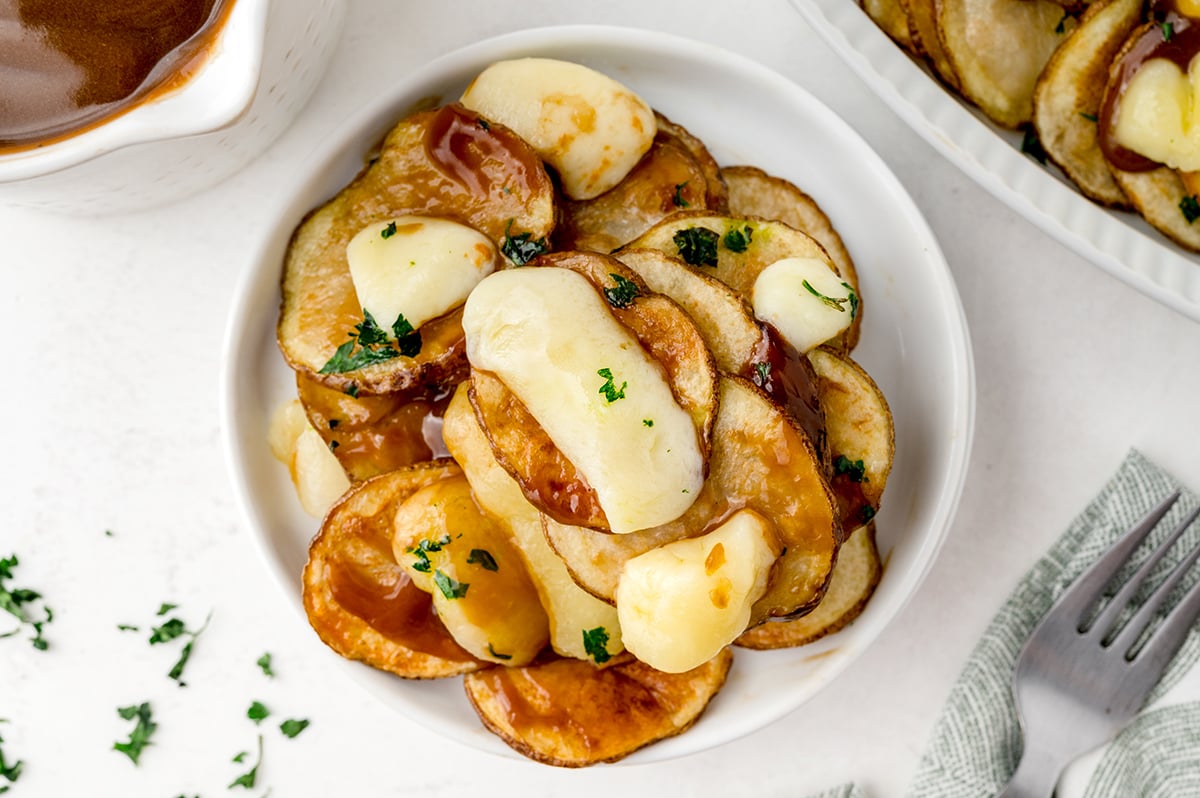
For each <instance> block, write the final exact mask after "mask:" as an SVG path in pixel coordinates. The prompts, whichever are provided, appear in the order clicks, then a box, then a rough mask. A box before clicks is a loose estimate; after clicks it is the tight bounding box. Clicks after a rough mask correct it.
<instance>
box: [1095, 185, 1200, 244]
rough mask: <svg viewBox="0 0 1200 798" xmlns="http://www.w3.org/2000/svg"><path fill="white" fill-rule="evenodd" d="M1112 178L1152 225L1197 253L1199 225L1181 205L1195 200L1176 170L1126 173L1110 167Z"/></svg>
mask: <svg viewBox="0 0 1200 798" xmlns="http://www.w3.org/2000/svg"><path fill="white" fill-rule="evenodd" d="M1113 177H1115V178H1116V180H1117V185H1119V186H1120V187H1121V190H1122V191H1124V192H1125V196H1127V197H1128V198H1129V201H1130V202H1131V203H1133V207H1134V208H1135V209H1136V210H1137V212H1138V213H1140V214H1141V215H1142V217H1143V218H1144V219H1145V220H1146V221H1147V222H1149V223H1150V225H1151V226H1152V227H1154V228H1155V229H1157V230H1158V231H1159V232H1160V233H1162V234H1163V235H1165V236H1166V237H1167V238H1170V239H1171V240H1172V241H1174V242H1175V243H1176V244H1179V246H1181V247H1184V248H1186V249H1189V250H1191V251H1193V252H1200V225H1198V224H1196V222H1195V221H1190V220H1189V219H1188V215H1187V214H1186V213H1185V212H1184V210H1183V208H1184V206H1185V205H1186V204H1187V203H1188V201H1189V199H1190V201H1191V202H1195V201H1196V195H1195V194H1193V193H1192V192H1190V191H1188V189H1187V186H1186V185H1185V184H1184V182H1183V179H1182V178H1181V177H1180V174H1179V172H1176V171H1175V170H1174V169H1168V168H1167V167H1165V166H1164V167H1161V168H1159V169H1152V170H1150V171H1149V172H1126V171H1124V170H1122V169H1118V168H1116V167H1113Z"/></svg>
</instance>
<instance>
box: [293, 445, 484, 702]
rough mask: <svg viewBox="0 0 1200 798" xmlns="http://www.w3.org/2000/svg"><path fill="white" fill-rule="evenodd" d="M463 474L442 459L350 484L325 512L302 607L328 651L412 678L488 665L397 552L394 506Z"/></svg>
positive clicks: (310, 551) (310, 559)
mask: <svg viewBox="0 0 1200 798" xmlns="http://www.w3.org/2000/svg"><path fill="white" fill-rule="evenodd" d="M460 473H461V471H460V469H459V468H458V466H456V465H455V464H454V463H453V462H452V461H450V460H439V461H433V462H430V463H423V464H420V465H415V466H412V467H410V468H407V469H404V470H401V471H393V472H391V473H388V474H383V475H380V476H378V477H375V478H373V479H369V480H367V481H366V482H361V483H359V484H358V485H356V486H354V487H352V488H351V489H350V490H349V491H347V493H346V494H345V495H344V496H343V497H342V498H341V500H340V501H339V502H338V503H337V504H335V505H334V506H333V507H332V508H331V509H330V511H329V514H328V515H326V516H325V521H324V523H322V524H321V531H320V532H319V533H318V534H317V536H316V537H315V538H314V539H313V541H312V544H311V545H310V546H309V549H308V563H307V564H306V565H305V566H304V574H303V585H304V610H305V612H306V613H307V615H308V622H309V624H311V625H312V628H313V629H314V630H315V631H316V633H317V635H318V636H319V637H320V638H321V640H322V641H324V642H325V644H326V645H328V646H329V647H330V648H332V649H333V650H334V651H336V652H337V653H338V654H340V655H342V656H343V657H346V658H347V659H353V660H361V661H362V662H365V663H366V664H368V665H370V666H372V667H375V668H379V669H380V670H384V671H389V672H391V673H394V674H396V675H397V676H402V677H404V678H406V679H436V678H441V677H446V676H457V675H459V674H462V673H467V672H469V671H473V670H476V669H478V668H480V667H482V665H483V663H481V662H480V661H479V660H477V659H475V658H474V657H472V656H471V655H470V654H468V653H467V652H466V651H465V650H463V649H462V648H461V647H460V646H459V645H458V644H457V643H456V642H454V638H452V637H451V636H450V633H449V632H447V631H446V628H445V626H443V625H442V622H441V621H440V620H438V617H437V616H436V615H435V614H434V612H433V604H432V601H431V599H430V597H429V594H428V593H426V592H424V591H423V590H421V589H419V588H418V587H417V586H416V585H414V584H413V583H412V581H411V580H410V579H409V578H408V575H407V574H406V573H405V572H404V570H403V569H402V568H401V567H400V565H399V564H398V563H397V562H396V558H395V557H394V556H393V555H392V527H393V519H394V516H395V513H396V508H397V507H398V506H399V505H400V504H401V503H402V502H403V501H404V500H405V499H407V498H409V497H410V496H412V495H413V494H414V493H416V492H417V491H419V490H421V489H422V488H424V487H426V486H427V485H431V484H433V483H435V482H437V481H439V480H441V479H444V478H445V477H447V476H449V475H455V474H460Z"/></svg>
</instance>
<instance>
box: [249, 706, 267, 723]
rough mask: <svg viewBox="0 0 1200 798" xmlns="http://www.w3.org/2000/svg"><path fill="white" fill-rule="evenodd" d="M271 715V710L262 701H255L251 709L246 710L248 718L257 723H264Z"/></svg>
mask: <svg viewBox="0 0 1200 798" xmlns="http://www.w3.org/2000/svg"><path fill="white" fill-rule="evenodd" d="M270 714H271V710H269V709H267V708H266V707H265V706H263V703H262V702H261V701H255V702H253V703H252V704H250V708H249V709H247V710H246V717H248V718H250V720H252V721H254V722H255V723H256V724H257V723H262V722H263V721H264V720H266V719H267V717H268V716H269V715H270Z"/></svg>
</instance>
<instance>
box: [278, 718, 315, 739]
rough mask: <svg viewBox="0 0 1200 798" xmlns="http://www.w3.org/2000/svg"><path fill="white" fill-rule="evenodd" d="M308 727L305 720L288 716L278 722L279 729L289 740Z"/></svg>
mask: <svg viewBox="0 0 1200 798" xmlns="http://www.w3.org/2000/svg"><path fill="white" fill-rule="evenodd" d="M307 728H308V721H307V720H297V719H296V718H290V719H288V720H285V721H284V722H283V723H281V724H279V730H280V731H281V732H283V736H284V737H287V738H288V739H289V740H294V739H296V735H298V734H299V733H300V732H302V731H304V730H305V729H307Z"/></svg>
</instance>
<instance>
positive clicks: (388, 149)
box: [278, 105, 555, 394]
mask: <svg viewBox="0 0 1200 798" xmlns="http://www.w3.org/2000/svg"><path fill="white" fill-rule="evenodd" d="M427 142H428V143H427ZM554 196H555V195H554V186H553V184H552V183H551V182H550V178H549V176H548V175H547V174H546V170H545V168H544V167H543V166H542V162H541V161H540V160H539V159H538V157H537V156H536V155H535V154H534V152H533V150H532V149H530V147H529V145H528V144H526V143H525V142H524V141H522V140H521V139H520V138H518V137H517V136H516V135H515V134H514V133H512V132H511V131H509V130H508V129H506V128H504V127H503V126H501V125H499V124H492V123H486V122H483V123H481V122H480V120H479V118H478V117H477V115H475V114H471V113H470V112H468V111H466V109H464V108H462V107H461V106H458V105H449V106H445V107H443V108H440V109H438V110H436V111H424V112H420V113H416V114H413V115H412V116H409V117H407V118H405V119H403V120H402V121H401V122H400V123H399V124H397V125H396V127H395V128H393V129H392V131H391V132H390V133H389V134H388V136H387V138H386V139H385V140H384V143H383V146H382V149H381V150H380V153H379V156H378V158H377V160H375V161H374V162H373V163H372V164H370V165H369V166H368V167H367V168H366V169H365V170H364V171H363V172H362V173H361V174H360V175H359V176H358V177H357V178H355V179H354V181H353V182H352V183H350V185H348V186H347V187H346V188H344V189H343V190H342V191H341V192H340V193H339V194H338V195H337V196H336V197H334V198H333V199H332V200H330V201H329V202H328V203H326V204H325V205H324V206H322V207H321V208H318V209H317V210H316V211H314V212H313V213H312V214H310V215H309V216H308V218H306V219H305V220H304V222H302V223H301V225H300V227H299V228H297V230H296V232H295V234H294V235H293V237H292V241H291V244H290V245H289V247H288V252H287V257H286V261H285V265H284V277H283V303H282V307H281V310H280V317H279V327H278V338H279V346H280V349H281V351H282V352H283V355H284V357H285V358H286V359H287V361H288V363H289V364H290V365H291V366H292V367H293V368H295V369H297V370H302V371H305V372H307V373H309V375H310V376H312V377H313V379H316V380H318V381H320V382H322V383H324V384H325V385H327V386H329V387H331V388H335V389H337V390H344V391H349V392H359V391H361V392H362V393H368V394H382V393H390V392H395V391H405V390H409V389H412V388H414V387H419V386H425V385H430V384H433V385H440V384H444V383H453V382H454V381H456V380H458V379H461V377H462V373H463V368H464V362H465V356H464V354H463V348H462V347H463V340H462V339H463V334H462V324H461V310H454V311H450V312H449V313H447V314H445V315H444V316H442V317H440V318H438V319H434V320H431V321H429V322H426V323H425V324H423V325H421V328H420V330H419V331H418V332H419V333H420V340H421V347H420V351H419V352H417V353H416V354H415V355H414V356H412V357H409V356H405V355H399V354H398V355H397V356H394V357H391V358H390V359H387V360H384V361H383V362H379V363H374V364H371V365H367V366H365V367H361V368H357V369H354V370H350V371H334V372H328V373H322V372H323V370H325V368H326V366H327V364H329V362H330V360H331V358H333V356H334V354H335V352H337V350H338V348H339V347H341V346H343V345H344V344H347V343H348V342H350V341H352V340H353V339H352V337H351V336H352V334H356V333H355V330H356V327H357V325H361V324H363V322H364V318H363V308H362V305H361V303H360V302H359V301H358V297H357V295H356V293H355V288H354V283H353V281H352V280H351V278H350V270H349V266H348V265H347V260H346V245H347V244H348V243H349V241H350V239H351V238H353V236H354V235H355V234H356V233H358V231H359V230H360V229H362V228H363V227H364V226H366V225H367V224H370V223H373V222H382V221H385V220H387V219H389V218H394V217H396V216H400V215H403V214H417V215H425V216H436V217H444V218H448V219H452V220H454V221H457V222H460V223H462V224H466V225H468V226H470V227H474V228H476V229H477V230H479V231H480V232H482V233H483V234H485V235H486V236H488V237H489V238H491V239H492V240H493V241H495V242H496V243H497V245H500V246H501V248H503V244H504V242H505V240H506V238H510V237H511V238H516V237H518V236H525V237H528V238H529V239H531V240H539V239H544V238H546V237H547V236H548V235H549V234H550V232H551V230H552V229H553V226H554V217H555V198H554ZM379 322H380V323H383V324H386V323H387V322H386V320H382V319H381V320H379ZM326 371H327V370H326Z"/></svg>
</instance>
